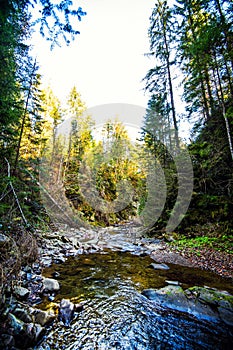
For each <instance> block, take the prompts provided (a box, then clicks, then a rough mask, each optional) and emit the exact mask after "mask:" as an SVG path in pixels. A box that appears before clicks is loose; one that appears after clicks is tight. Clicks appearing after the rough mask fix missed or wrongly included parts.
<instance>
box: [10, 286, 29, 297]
mask: <svg viewBox="0 0 233 350" xmlns="http://www.w3.org/2000/svg"><path fill="white" fill-rule="evenodd" d="M14 294H15V296H16V297H17V298H19V299H21V300H25V299H27V297H28V296H29V294H30V291H29V290H28V289H27V288H24V287H15V288H14Z"/></svg>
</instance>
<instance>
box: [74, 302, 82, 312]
mask: <svg viewBox="0 0 233 350" xmlns="http://www.w3.org/2000/svg"><path fill="white" fill-rule="evenodd" d="M83 309H84V306H83V304H81V303H78V304H74V311H75V312H81V311H83Z"/></svg>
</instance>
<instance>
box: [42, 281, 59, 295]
mask: <svg viewBox="0 0 233 350" xmlns="http://www.w3.org/2000/svg"><path fill="white" fill-rule="evenodd" d="M59 289H60V285H59V283H58V281H57V280H55V279H53V278H44V279H43V291H44V292H56V291H58V290H59Z"/></svg>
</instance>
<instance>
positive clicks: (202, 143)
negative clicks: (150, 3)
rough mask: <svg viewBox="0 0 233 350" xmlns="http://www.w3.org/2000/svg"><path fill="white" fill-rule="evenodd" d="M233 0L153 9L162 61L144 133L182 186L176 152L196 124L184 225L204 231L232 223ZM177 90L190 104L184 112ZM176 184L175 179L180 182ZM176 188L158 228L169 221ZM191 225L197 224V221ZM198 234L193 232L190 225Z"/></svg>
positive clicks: (156, 50) (151, 81) (154, 40)
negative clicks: (183, 130)
mask: <svg viewBox="0 0 233 350" xmlns="http://www.w3.org/2000/svg"><path fill="white" fill-rule="evenodd" d="M232 14H233V3H232V1H221V0H212V1H209V0H208V1H206V0H199V1H194V0H177V1H176V2H175V5H174V6H172V7H170V6H168V3H167V1H163V0H161V1H160V0H159V1H156V2H155V6H154V9H153V12H152V15H151V17H150V28H149V38H150V52H149V53H148V56H149V57H150V58H151V59H152V60H153V62H154V67H153V68H152V69H150V70H149V72H148V73H147V75H146V77H145V78H144V80H145V86H146V90H147V91H148V92H149V94H150V98H149V102H148V108H147V113H146V116H145V120H144V128H143V134H144V136H143V139H144V141H145V143H146V145H147V147H148V148H149V149H150V150H151V151H153V152H154V155H155V157H157V158H159V159H160V160H161V161H162V162H163V166H164V169H165V173H168V172H170V175H169V176H167V179H168V180H167V181H168V184H171V183H173V184H174V186H175V188H177V173H176V170H175V165H174V161H173V159H172V157H171V155H172V153H173V152H174V149H176V150H178V149H179V147H181V146H179V137H180V134H179V121H180V119H181V118H187V119H188V120H189V121H190V122H191V123H192V125H193V130H192V134H191V136H190V140H189V146H188V149H189V153H190V156H191V158H192V162H193V168H194V193H193V197H192V201H191V204H190V208H189V210H188V212H187V214H186V217H185V219H184V220H183V221H182V223H181V225H180V229H182V230H185V231H188V232H194V231H195V226H196V227H198V228H197V230H199V231H201V230H202V227H203V225H204V224H209V223H210V224H214V225H215V226H216V228H217V229H218V228H219V229H220V230H222V232H224V231H225V232H231V230H232V216H231V213H232V210H233V202H232V194H233V172H232V167H233V149H232V135H233V26H232V21H233V16H232ZM177 90H179V91H180V90H181V91H182V96H181V99H182V101H183V103H185V105H186V111H185V113H184V114H183V115H180V112H179V109H180V108H179V107H180V106H179V104H180V100H178V99H177ZM173 188H174V187H173ZM174 197H176V194H175V193H174V190H172V191H171V193H170V195H169V194H168V198H167V202H166V208H165V210H164V213H163V218H162V219H161V220H160V223H158V222H157V224H156V226H155V228H154V229H155V230H156V229H158V228H161V227H162V226H166V220H167V218H168V215H169V213H170V211H171V208H172V206H173V205H174V202H175V198H174ZM190 226H192V227H191V228H190ZM190 234H192V233H190Z"/></svg>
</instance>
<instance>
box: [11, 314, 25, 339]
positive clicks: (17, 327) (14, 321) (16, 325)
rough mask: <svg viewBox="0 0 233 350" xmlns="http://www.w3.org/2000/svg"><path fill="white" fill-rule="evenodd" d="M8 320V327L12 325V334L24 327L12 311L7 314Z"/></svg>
mask: <svg viewBox="0 0 233 350" xmlns="http://www.w3.org/2000/svg"><path fill="white" fill-rule="evenodd" d="M8 322H9V325H10V327H12V329H13V333H14V334H19V333H20V332H21V331H22V330H23V328H24V322H23V321H21V320H19V319H18V318H17V317H15V315H13V314H12V313H9V314H8Z"/></svg>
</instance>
